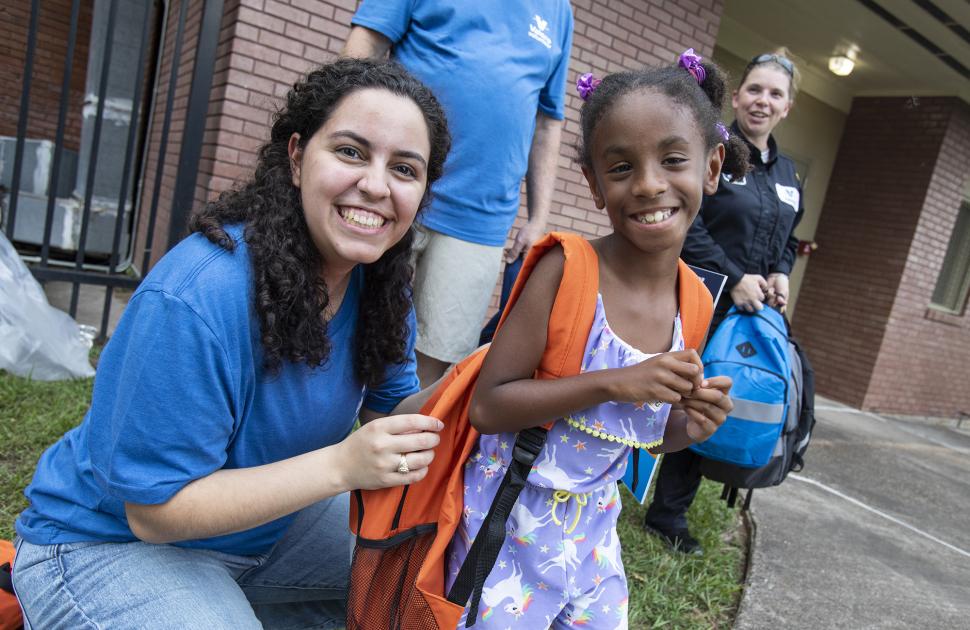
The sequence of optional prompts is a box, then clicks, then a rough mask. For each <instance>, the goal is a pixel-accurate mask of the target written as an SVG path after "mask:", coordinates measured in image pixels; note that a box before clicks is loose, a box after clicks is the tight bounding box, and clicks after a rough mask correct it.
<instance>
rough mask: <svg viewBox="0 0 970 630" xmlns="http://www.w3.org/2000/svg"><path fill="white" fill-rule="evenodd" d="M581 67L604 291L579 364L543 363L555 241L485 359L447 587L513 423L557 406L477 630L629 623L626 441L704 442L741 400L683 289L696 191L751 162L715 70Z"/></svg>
mask: <svg viewBox="0 0 970 630" xmlns="http://www.w3.org/2000/svg"><path fill="white" fill-rule="evenodd" d="M584 79H585V81H584V80H581V83H580V84H579V87H580V90H581V93H583V95H584V98H586V99H587V100H586V103H585V105H584V106H583V109H582V113H581V124H582V140H581V147H580V162H581V164H582V170H583V174H584V175H585V176H586V180H587V181H588V183H589V187H590V192H591V193H592V196H593V200H594V202H595V203H596V206H597V207H598V208H601V209H603V208H605V209H606V212H607V214H608V215H609V217H610V222H611V223H612V225H613V230H614V231H613V233H612V234H610V235H608V236H605V237H603V238H600V239H598V240H596V241H593V242H592V246H593V249H594V250H595V252H596V255H597V257H598V265H599V278H600V281H599V298H598V300H597V306H596V314H595V317H594V322H593V326H592V329H591V330H590V333H589V337H588V339H587V342H586V355H585V358H584V361H583V369H582V372H581V373H580V374H579V375H577V376H573V377H567V378H561V379H551V380H539V379H534V378H533V375H534V374H535V371H536V368H537V366H538V365H539V362H540V358H541V356H542V354H543V350H544V348H545V345H546V342H547V326H548V323H549V315H550V311H551V308H552V304H553V301H554V299H555V297H556V293H557V287H558V286H559V282H560V279H561V278H562V274H563V264H564V256H563V252H562V250H561V249H559V248H554V249H553V250H551V252H550V253H549V254H547V255H546V256H545V257H544V258H542V259H541V260H540V261H539V263H538V265H537V266H536V268H535V270H534V271H533V273H532V276H531V277H530V278H529V280H528V283H527V285H526V286H525V288H524V290H523V292H522V294H521V296H520V298H519V300H518V302H517V303H516V304H515V306H514V308H513V310H512V311H511V313H510V314H509V316H508V318H507V320H506V322H505V324H504V325H503V327H502V328H501V329H500V331H499V332H498V334H497V336H496V338H495V341H494V342H493V344H492V346H491V349H490V350H489V353H488V356H487V357H486V359H485V362H484V365H483V367H482V371H481V375H480V377H479V380H478V385H477V388H476V392H475V394H474V397H473V399H472V403H471V405H472V406H471V410H470V418H471V420H472V422H473V424H474V425H475V427H476V428H477V429H479V431H481V433H482V436H481V438H480V440H479V443H478V447H477V449H475V450H474V451H473V452H472V455H471V457H470V459H469V461H468V463H467V465H466V469H465V516H464V519H463V522H462V523H461V525H460V526H459V531H458V533H457V535H456V536H455V538H454V540H453V541H452V545H451V549H450V553H449V558H448V560H449V575H448V582H449V584H448V585H447V588H448V589H450V588H451V584H450V583H451V582H453V581H454V579H455V575H456V574H457V572H458V570H459V568H460V567H461V564H462V562H463V560H464V558H465V557H466V555H467V554H468V547H469V541H471V540H474V538H475V537H476V536H477V535H478V533H479V529H480V528H481V525H482V521H483V519H484V517H485V514H486V513H487V512H488V509H489V506H490V505H491V503H492V499H493V497H494V496H495V494H496V491H497V489H498V486H499V484H500V483H501V481H502V479H503V477H504V475H505V470H506V468H507V466H508V463H509V462H510V460H511V457H512V453H511V447H512V445H513V444H514V443H515V432H517V431H520V430H522V429H526V428H530V427H536V426H539V425H542V424H544V423H546V422H548V421H550V420H554V419H557V420H556V422H555V424H554V425H553V427H552V429H551V430H550V431H549V433H548V435H547V438H546V442H545V445H544V446H543V448H542V451H541V452H540V453H539V455H538V457H537V458H536V460H535V464H534V466H533V468H532V472H531V474H530V475H529V477H528V483H527V484H526V486H525V488H524V489H523V490H522V493H521V494H520V495H519V498H518V501H517V503H516V505H515V506H514V507H513V508H512V512H511V516H510V518H509V520H508V522H507V523H506V531H507V534H506V538H505V541H504V543H503V545H502V550H501V551H500V552H499V555H498V558H497V560H496V563H495V565H494V567H493V568H492V571H491V573H490V574H489V576H488V577H487V578H486V580H485V583H484V587H483V589H482V594H481V601H480V604H479V607H478V615H477V616H478V619H476V620H472V621H474V622H475V627H476V628H493V627H494V628H506V627H509V626H513V627H514V626H519V627H523V628H539V627H542V628H545V627H549V626H555V627H562V626H572V625H589V626H591V627H596V628H609V629H611V630H612V629H615V628H625V627H626V625H627V620H626V614H627V612H626V603H627V585H626V577H625V574H624V570H623V564H622V561H621V559H620V548H619V541H618V538H617V532H616V522H617V516H618V514H619V511H620V498H619V492H618V489H617V484H616V480H617V479H619V478H621V477H622V476H623V473H624V470H625V467H626V462H627V457H628V455H629V453H630V449H631V448H644V447H645V448H650V449H651V451H653V452H669V451H676V450H680V449H683V448H685V447H686V446H687V445H689V444H690V443H692V442H699V441H703V440H705V439H707V438H708V437H709V436H710V435H711V434H712V433H713V432H714V431H715V429H716V428H717V427H718V425H720V424H721V423H722V422H723V421H724V419H725V417H726V415H727V413H728V412H729V411H730V410H731V408H732V404H731V401H730V399H729V398H728V396H727V391H728V390H729V389H730V386H731V383H730V380H729V379H722V378H710V379H704V378H703V366H702V365H701V363H700V359H699V357H698V354H697V352H695V351H694V350H685V349H684V338H683V334H682V330H681V319H680V312H679V305H678V299H677V277H678V256H679V254H680V250H681V246H682V245H683V243H684V238H685V236H686V234H687V230H688V228H689V227H690V225H691V222H692V221H693V219H694V217H695V215H696V214H697V211H698V209H699V208H700V204H701V200H702V198H703V196H704V195H705V194H708V195H709V194H712V193H713V192H714V191H715V190H716V189H717V184H718V177H719V176H720V173H721V170H722V166H723V167H724V168H725V171H726V172H732V173H736V174H737V175H738V176H740V175H741V174H742V173H743V172H744V165H745V164H746V157H747V156H746V150H745V147H744V145H743V143H741V141H740V140H738V139H735V138H726V137H725V129H724V126H723V125H721V124H720V123H718V113H719V112H720V110H721V99H722V97H723V93H724V80H723V77H722V74H721V72H720V71H719V70H718V69H717V68H716V67H715V66H713V65H712V64H706V63H705V64H702V63H701V61H700V59H699V58H698V57H696V56H695V55H693V51H688V53H685V54H684V55H682V56H681V60H680V63H678V65H677V66H675V67H669V68H659V69H647V70H641V71H637V72H624V73H618V74H613V75H610V76H607V77H606V78H605V79H603V80H602V82H598V81H595V80H590V79H589V78H588V77H584ZM590 88H595V89H592V90H591V89H590ZM644 401H647V402H644ZM467 614H468V609H467V608H466V615H467Z"/></svg>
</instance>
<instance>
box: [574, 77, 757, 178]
mask: <svg viewBox="0 0 970 630" xmlns="http://www.w3.org/2000/svg"><path fill="white" fill-rule="evenodd" d="M699 63H700V65H701V66H703V68H704V74H705V78H704V80H703V81H702V82H700V83H698V81H697V79H695V77H694V75H692V74H691V73H690V72H688V71H687V70H686V69H684V68H683V67H682V66H680V65H676V66H662V67H658V68H642V69H640V70H633V71H629V72H617V73H614V74H610V75H607V76H605V77H604V78H603V80H602V81H601V82H600V83H599V84H598V85H596V86H595V89H593V90H592V91H591V93H589V96H588V98H587V100H586V102H585V103H584V104H583V107H582V109H581V110H580V116H579V123H580V129H581V136H580V143H579V146H578V153H579V161H580V164H582V165H583V166H584V167H585V168H587V169H592V167H593V161H592V156H591V154H590V142H591V139H592V136H593V130H594V129H595V128H596V125H597V124H598V123H599V121H600V120H602V119H603V117H604V116H605V115H606V113H607V112H608V111H609V110H610V108H611V107H613V105H614V104H615V103H616V102H618V101H619V99H620V97H622V96H624V95H626V94H628V93H630V92H633V91H636V90H656V91H658V92H660V93H661V94H664V95H665V96H667V97H668V98H670V99H671V100H673V101H674V102H675V103H679V104H681V105H684V106H686V107H687V108H688V109H689V110H690V112H691V113H692V114H693V116H694V120H695V121H696V123H697V128H698V130H699V131H700V134H701V137H702V138H703V139H704V145H705V146H704V148H705V149H706V150H708V151H710V150H711V149H713V148H714V147H715V146H717V144H718V143H723V144H724V150H725V155H724V163H723V164H722V165H721V172H722V173H726V174H728V175H730V176H732V177H741V176H743V175H744V174H745V173H746V172H747V171H748V169H749V168H750V165H749V163H748V153H749V151H748V145H747V144H746V143H745V142H744V140H742V139H741V138H740V137H738V135H737V134H733V133H732V134H730V137H729V138H728V139H727V140H726V141H725V140H724V138H723V137H722V135H721V133H722V132H721V131H720V130H719V129H718V121H719V120H720V117H721V107H722V105H723V102H724V95H725V92H726V87H725V86H726V77H725V74H724V72H723V71H722V70H721V69H720V68H718V67H717V65H715V64H714V63H711V62H707V61H705V62H699Z"/></svg>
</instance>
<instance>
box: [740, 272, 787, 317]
mask: <svg viewBox="0 0 970 630" xmlns="http://www.w3.org/2000/svg"><path fill="white" fill-rule="evenodd" d="M767 290H768V281H767V280H765V279H764V277H763V276H761V275H759V274H756V273H746V274H744V276H742V277H741V280H739V281H738V283H737V284H736V285H734V286H733V287H732V288H731V299H732V300H734V305H735V306H737V307H738V308H739V309H741V310H742V311H747V312H748V313H757V312H758V311H760V310H761V309H762V308H763V306H762V302H764V301H765V291H767ZM786 295H787V293H786Z"/></svg>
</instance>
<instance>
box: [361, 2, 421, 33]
mask: <svg viewBox="0 0 970 630" xmlns="http://www.w3.org/2000/svg"><path fill="white" fill-rule="evenodd" d="M416 1H417V0H364V2H362V3H361V4H360V7H358V8H357V13H355V14H354V17H353V18H352V19H351V20H350V23H351V24H353V25H356V26H363V27H365V28H369V29H371V30H372V31H377V32H378V33H381V34H382V35H384V36H386V37H387V38H388V39H390V40H391V42H392V43H397V42H399V41H401V40H402V39H403V38H404V35H405V33H407V32H408V27H409V26H410V24H411V14H412V13H413V11H414V4H415V2H416Z"/></svg>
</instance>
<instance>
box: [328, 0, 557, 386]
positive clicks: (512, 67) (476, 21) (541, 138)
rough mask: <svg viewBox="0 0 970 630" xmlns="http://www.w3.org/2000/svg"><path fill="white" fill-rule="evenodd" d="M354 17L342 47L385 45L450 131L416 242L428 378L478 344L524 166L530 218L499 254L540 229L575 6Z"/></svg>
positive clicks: (425, 3) (407, 1) (387, 7)
mask: <svg viewBox="0 0 970 630" xmlns="http://www.w3.org/2000/svg"><path fill="white" fill-rule="evenodd" d="M351 23H352V28H351V31H350V35H349V36H348V38H347V43H346V45H345V47H344V49H343V52H342V54H343V55H345V56H351V57H372V58H382V57H384V56H386V55H387V54H388V53H390V56H391V58H393V59H395V60H396V61H399V62H400V63H402V64H403V65H404V67H406V68H407V69H408V70H410V71H411V72H412V73H414V75H415V76H417V77H418V78H419V79H421V80H422V81H424V82H425V83H426V84H427V85H428V86H429V87H430V88H431V89H432V90H433V91H434V93H435V94H437V96H438V98H440V99H441V102H442V105H443V106H444V108H445V112H446V113H447V114H448V121H449V124H450V125H451V130H452V134H453V135H454V138H455V146H454V150H453V151H452V152H451V154H450V156H449V159H448V164H447V165H446V169H445V175H444V177H442V179H441V182H440V183H439V184H438V185H437V186H436V187H435V192H434V199H433V200H432V202H431V206H430V208H429V209H428V212H426V213H425V214H424V215H423V216H422V217H421V218H420V219H419V222H420V224H421V225H420V229H419V232H418V234H419V236H418V241H417V243H416V244H415V247H416V258H415V263H416V264H415V280H414V306H415V310H416V312H417V319H418V337H417V342H416V344H417V351H418V352H417V357H418V376H419V377H420V380H421V384H422V386H427V385H428V383H431V382H433V381H435V380H436V379H437V378H438V377H440V376H441V374H442V373H444V371H445V369H446V368H447V367H448V365H449V364H451V363H455V362H457V361H459V360H461V359H462V358H464V357H465V356H466V355H467V354H468V353H469V352H471V351H472V350H474V349H475V347H476V346H477V345H478V338H479V331H480V329H481V327H482V322H483V321H484V320H485V313H486V311H487V310H488V304H489V301H490V299H491V296H492V291H493V289H494V288H495V281H496V278H497V277H498V273H499V269H500V268H501V264H502V253H503V247H504V245H505V242H506V237H507V236H508V234H509V230H510V228H511V227H512V223H513V221H514V220H515V217H516V215H517V213H518V209H519V191H520V187H521V182H522V177H523V175H524V176H525V178H526V192H527V206H528V214H529V219H528V221H527V222H526V223H525V224H524V225H522V227H521V228H519V230H518V231H517V232H516V234H515V238H514V240H513V243H512V245H511V247H510V248H509V249H508V250H507V251H505V259H506V262H512V261H514V260H516V259H517V258H518V257H519V254H520V253H522V252H524V251H528V249H529V247H530V246H531V245H532V243H533V241H535V240H536V239H537V238H538V237H539V236H541V235H542V234H543V233H544V232H545V229H546V221H547V218H548V216H549V210H550V206H551V204H552V194H553V190H554V188H555V183H556V168H557V162H558V159H559V141H560V136H561V132H562V121H563V117H564V111H565V110H564V101H565V84H566V75H567V72H568V70H569V53H570V47H571V46H572V33H573V15H572V9H571V8H570V6H569V2H568V1H567V0H523V1H517V2H507V1H505V0H478V1H477V2H439V1H434V0H364V2H362V3H361V5H360V7H359V8H358V9H357V13H356V14H355V15H354V17H353V19H352V20H351Z"/></svg>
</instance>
